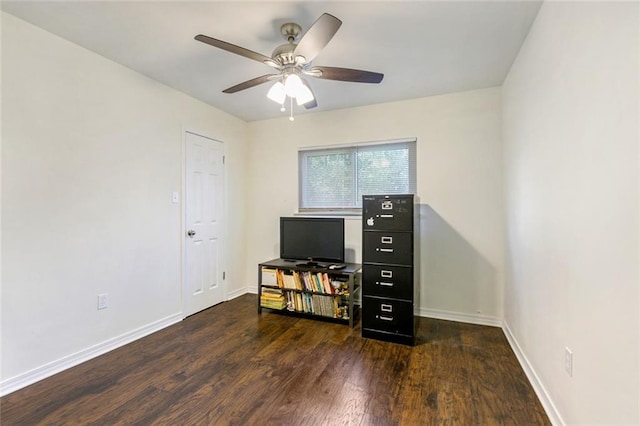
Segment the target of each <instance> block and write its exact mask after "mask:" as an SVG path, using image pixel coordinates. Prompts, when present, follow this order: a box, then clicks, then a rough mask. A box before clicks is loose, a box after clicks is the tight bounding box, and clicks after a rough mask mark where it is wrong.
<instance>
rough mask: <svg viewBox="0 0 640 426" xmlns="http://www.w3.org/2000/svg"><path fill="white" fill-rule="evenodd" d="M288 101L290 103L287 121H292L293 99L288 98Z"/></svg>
mask: <svg viewBox="0 0 640 426" xmlns="http://www.w3.org/2000/svg"><path fill="white" fill-rule="evenodd" d="M289 100H290V101H291V102H290V106H289V108H290V113H291V115H290V116H289V121H293V98H289Z"/></svg>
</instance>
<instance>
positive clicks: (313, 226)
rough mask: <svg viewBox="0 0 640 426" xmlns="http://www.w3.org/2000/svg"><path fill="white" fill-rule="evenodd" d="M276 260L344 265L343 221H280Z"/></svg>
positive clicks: (307, 218)
mask: <svg viewBox="0 0 640 426" xmlns="http://www.w3.org/2000/svg"><path fill="white" fill-rule="evenodd" d="M280 258H281V259H287V260H300V261H305V262H306V263H307V264H309V265H310V266H312V265H315V264H317V262H327V263H344V219H343V218H329V217H326V218H324V217H323V218H319V217H281V218H280Z"/></svg>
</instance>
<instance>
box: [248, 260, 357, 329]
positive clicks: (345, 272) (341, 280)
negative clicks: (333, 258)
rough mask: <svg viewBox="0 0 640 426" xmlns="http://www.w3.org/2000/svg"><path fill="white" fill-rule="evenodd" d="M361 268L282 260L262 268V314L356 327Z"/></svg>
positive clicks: (271, 262)
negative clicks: (290, 316) (289, 316)
mask: <svg viewBox="0 0 640 426" xmlns="http://www.w3.org/2000/svg"><path fill="white" fill-rule="evenodd" d="M359 269H360V265H357V264H347V265H346V266H345V268H344V269H341V270H331V269H328V268H327V267H326V265H325V266H314V267H310V266H306V265H302V266H300V265H296V264H295V263H292V262H287V261H284V260H282V259H275V260H272V261H269V262H265V263H261V264H260V265H259V266H258V280H259V282H260V285H259V286H258V293H259V300H258V312H261V311H262V309H263V308H266V309H269V310H271V311H275V312H278V313H284V314H293V315H302V316H308V317H312V318H318V319H329V320H333V321H337V322H343V323H348V324H349V325H350V326H353V325H354V316H355V315H356V314H358V313H359V308H360V306H359V303H358V302H357V301H355V300H354V295H355V293H356V292H358V291H359V289H360V285H359V278H358V271H359Z"/></svg>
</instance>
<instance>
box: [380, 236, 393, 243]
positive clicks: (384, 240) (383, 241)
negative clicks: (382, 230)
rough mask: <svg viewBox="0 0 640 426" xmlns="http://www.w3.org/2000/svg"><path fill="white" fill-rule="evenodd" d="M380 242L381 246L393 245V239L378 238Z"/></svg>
mask: <svg viewBox="0 0 640 426" xmlns="http://www.w3.org/2000/svg"><path fill="white" fill-rule="evenodd" d="M380 242H381V243H382V244H393V237H382V238H380Z"/></svg>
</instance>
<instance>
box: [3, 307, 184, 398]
mask: <svg viewBox="0 0 640 426" xmlns="http://www.w3.org/2000/svg"><path fill="white" fill-rule="evenodd" d="M181 320H182V314H181V313H177V314H173V315H170V316H168V317H166V318H162V319H160V320H158V321H154V322H152V323H151V324H147V325H144V326H142V327H140V328H137V329H135V330H132V331H129V332H127V333H124V334H121V335H120V336H117V337H114V338H112V339H109V340H106V341H104V342H101V343H98V344H97V345H94V346H91V347H89V348H87V349H83V350H81V351H79V352H76V353H74V354H71V355H67V356H65V357H63V358H60V359H58V360H56V361H52V362H50V363H47V364H45V365H43V366H41V367H37V368H34V369H33V370H30V371H27V372H26V373H23V374H19V375H17V376H14V377H11V378H9V379H6V380H3V381H2V382H0V396H4V395H7V394H10V393H11V392H15V391H17V390H18V389H22V388H24V387H26V386H29V385H31V384H33V383H35V382H38V381H40V380H43V379H46V378H47V377H50V376H53V375H54V374H57V373H59V372H61V371H64V370H66V369H69V368H71V367H74V366H76V365H78V364H82V363H83V362H85V361H89V360H90V359H92V358H95V357H98V356H100V355H102V354H105V353H107V352H109V351H112V350H114V349H117V348H119V347H120V346H124V345H126V344H127V343H131V342H133V341H135V340H138V339H141V338H143V337H144V336H147V335H149V334H151V333H155V332H156V331H159V330H162V329H163V328H166V327H168V326H170V325H173V324H176V323H178V322H180V321H181Z"/></svg>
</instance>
